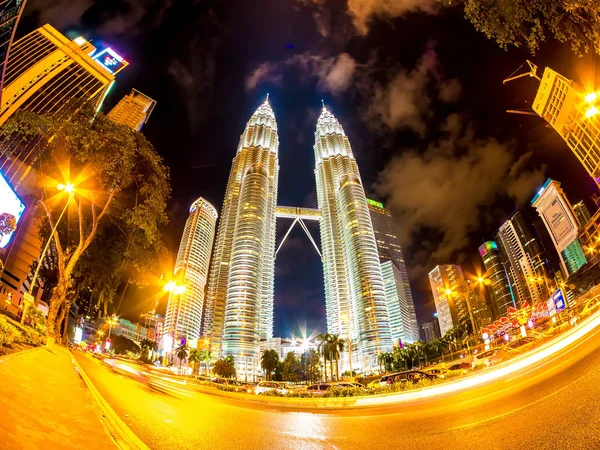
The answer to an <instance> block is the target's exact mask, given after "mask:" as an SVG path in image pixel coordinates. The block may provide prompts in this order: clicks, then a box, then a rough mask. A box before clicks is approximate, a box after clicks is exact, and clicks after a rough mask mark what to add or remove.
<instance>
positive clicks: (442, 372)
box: [425, 367, 448, 378]
mask: <svg viewBox="0 0 600 450" xmlns="http://www.w3.org/2000/svg"><path fill="white" fill-rule="evenodd" d="M425 372H427V373H430V374H432V375H436V376H437V377H438V378H446V375H447V374H448V371H447V370H446V369H443V368H441V367H435V368H433V369H425Z"/></svg>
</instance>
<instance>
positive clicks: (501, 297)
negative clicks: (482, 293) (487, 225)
mask: <svg viewBox="0 0 600 450" xmlns="http://www.w3.org/2000/svg"><path fill="white" fill-rule="evenodd" d="M479 255H480V256H481V259H482V260H483V265H484V267H485V270H486V273H485V277H486V278H488V279H489V280H490V282H491V283H490V285H489V288H490V297H491V300H492V312H493V315H494V318H495V319H499V318H501V317H504V316H508V308H510V307H513V308H516V306H517V303H516V301H515V298H514V295H513V292H512V287H511V284H510V281H509V278H508V272H507V270H506V267H505V265H504V262H503V261H502V257H501V255H500V250H499V249H498V245H497V244H496V243H495V242H494V241H488V242H484V243H483V244H482V245H481V246H480V247H479Z"/></svg>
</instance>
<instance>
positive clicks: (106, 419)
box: [69, 352, 150, 450]
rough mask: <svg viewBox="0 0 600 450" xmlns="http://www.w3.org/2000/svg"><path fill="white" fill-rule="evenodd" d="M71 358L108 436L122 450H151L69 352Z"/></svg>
mask: <svg viewBox="0 0 600 450" xmlns="http://www.w3.org/2000/svg"><path fill="white" fill-rule="evenodd" d="M69 356H70V357H71V361H72V362H73V365H74V366H75V370H76V371H77V373H79V376H80V377H81V378H82V379H83V381H84V382H85V384H86V386H87V388H88V389H89V390H90V392H91V394H92V397H93V398H94V400H95V401H96V403H97V404H98V406H99V407H100V415H101V421H102V423H103V425H104V427H105V428H106V431H107V432H108V434H109V435H110V436H111V437H112V438H113V440H114V441H115V444H116V445H117V447H118V448H120V449H121V450H135V449H139V450H150V447H148V446H147V445H146V444H144V443H143V442H142V441H141V439H140V438H138V437H137V436H136V435H135V433H134V432H133V431H131V428H129V427H128V426H127V424H126V423H125V422H123V420H122V419H121V418H120V417H119V416H118V415H117V413H116V412H115V410H114V409H112V407H111V406H110V405H109V404H108V402H107V401H106V400H105V399H104V397H102V394H100V392H98V389H96V386H94V384H93V383H92V381H91V380H90V379H89V377H88V376H87V375H86V373H85V372H84V371H83V369H82V368H81V366H80V365H79V363H78V362H77V360H76V359H75V357H74V356H73V354H72V353H71V352H69Z"/></svg>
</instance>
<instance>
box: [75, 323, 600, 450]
mask: <svg viewBox="0 0 600 450" xmlns="http://www.w3.org/2000/svg"><path fill="white" fill-rule="evenodd" d="M76 358H77V360H78V361H79V363H80V365H81V366H82V368H83V369H84V371H85V372H86V373H87V374H88V376H89V377H90V378H91V380H92V382H93V383H94V384H95V385H96V387H97V388H98V390H99V391H100V393H101V394H102V395H103V396H104V398H105V399H106V400H107V401H108V403H109V404H110V405H111V406H112V407H113V408H114V409H115V410H116V412H117V413H118V414H119V415H120V417H121V418H122V419H123V420H124V421H125V422H126V423H127V424H128V425H129V426H130V428H131V429H132V430H133V432H134V433H136V434H137V435H138V436H139V437H140V438H141V439H142V441H144V443H146V444H147V445H148V446H149V447H150V448H152V449H195V450H196V449H214V450H219V449H244V450H251V449H277V450H279V449H282V450H284V449H294V450H295V449H361V450H369V449H410V450H414V449H443V450H451V449H460V450H467V449H485V450H489V449H502V450H507V449H600V329H599V330H597V331H596V332H595V333H592V334H590V335H588V336H587V338H586V339H584V340H582V341H579V342H578V343H577V344H575V345H573V346H572V347H570V348H568V349H567V351H565V352H563V353H561V355H560V356H558V357H555V358H554V359H552V360H550V361H547V362H545V363H544V365H542V366H539V367H536V368H535V369H527V370H524V371H523V372H521V373H519V374H517V375H514V376H511V377H509V378H508V379H505V380H502V381H497V382H494V383H492V384H489V385H486V386H484V387H480V388H477V389H473V390H471V391H468V392H464V393H461V394H454V395H451V396H447V397H444V398H440V399H436V400H431V401H424V402H420V403H416V404H410V405H402V406H392V407H385V408H376V409H358V410H356V409H355V410H337V411H323V412H321V411H319V412H315V411H290V410H287V409H278V408H276V407H271V406H262V405H253V404H248V403H240V402H237V401H234V400H229V399H223V398H219V397H215V396H211V395H207V394H200V393H191V394H190V396H189V397H184V398H177V397H172V396H169V395H166V394H162V393H159V392H155V391H152V390H149V389H147V388H146V387H144V386H143V385H141V384H139V383H138V382H137V381H134V380H132V379H130V378H127V377H125V376H123V375H118V374H115V373H113V372H111V371H110V370H109V369H108V368H107V367H106V366H105V365H103V364H102V363H101V362H100V361H99V360H97V359H95V358H93V357H91V356H90V355H87V354H82V353H79V352H76Z"/></svg>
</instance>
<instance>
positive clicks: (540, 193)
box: [531, 178, 552, 205]
mask: <svg viewBox="0 0 600 450" xmlns="http://www.w3.org/2000/svg"><path fill="white" fill-rule="evenodd" d="M551 182H552V179H551V178H548V179H547V180H546V182H545V183H544V185H543V186H542V187H541V188H540V190H539V191H537V194H535V197H533V199H531V204H532V205H533V204H534V203H535V202H536V200H537V199H538V198H540V195H542V194H543V193H544V191H545V190H546V188H547V187H548V185H549V184H550V183H551Z"/></svg>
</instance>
